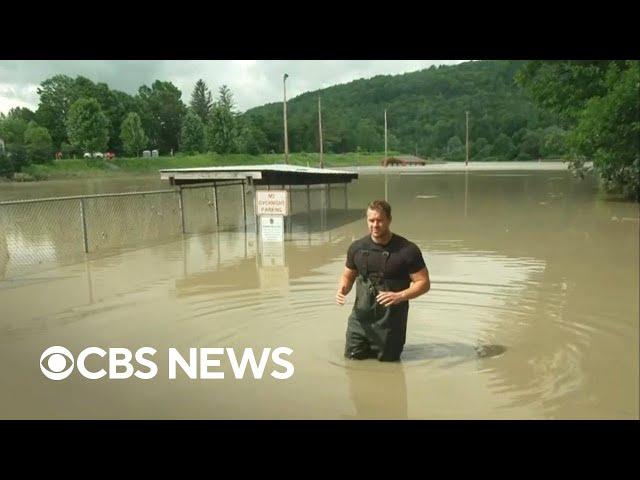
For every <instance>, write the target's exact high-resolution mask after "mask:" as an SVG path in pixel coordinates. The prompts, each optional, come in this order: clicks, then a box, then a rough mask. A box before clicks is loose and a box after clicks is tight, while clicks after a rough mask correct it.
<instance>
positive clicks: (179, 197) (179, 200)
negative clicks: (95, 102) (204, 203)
mask: <svg viewBox="0 0 640 480" xmlns="http://www.w3.org/2000/svg"><path fill="white" fill-rule="evenodd" d="M178 203H179V204H180V223H181V224H182V233H185V228H184V207H183V205H184V203H183V200H182V187H179V195H178Z"/></svg>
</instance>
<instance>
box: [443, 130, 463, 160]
mask: <svg viewBox="0 0 640 480" xmlns="http://www.w3.org/2000/svg"><path fill="white" fill-rule="evenodd" d="M447 158H448V159H449V160H453V161H461V160H464V159H465V148H464V145H463V144H462V140H460V137H458V136H457V135H454V136H453V137H451V138H450V139H449V141H448V142H447Z"/></svg>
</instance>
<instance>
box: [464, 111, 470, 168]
mask: <svg viewBox="0 0 640 480" xmlns="http://www.w3.org/2000/svg"><path fill="white" fill-rule="evenodd" d="M467 165H469V111H468V110H467V157H466V160H465V161H464V166H465V167H466V166H467Z"/></svg>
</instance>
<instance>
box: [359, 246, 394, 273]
mask: <svg viewBox="0 0 640 480" xmlns="http://www.w3.org/2000/svg"><path fill="white" fill-rule="evenodd" d="M362 256H363V257H364V268H363V269H362V270H363V271H362V273H363V275H362V276H363V277H364V278H368V277H369V250H362ZM382 256H383V257H384V260H383V261H382V270H381V271H380V278H381V279H383V278H384V273H385V271H386V268H387V260H389V252H388V251H387V250H383V251H382Z"/></svg>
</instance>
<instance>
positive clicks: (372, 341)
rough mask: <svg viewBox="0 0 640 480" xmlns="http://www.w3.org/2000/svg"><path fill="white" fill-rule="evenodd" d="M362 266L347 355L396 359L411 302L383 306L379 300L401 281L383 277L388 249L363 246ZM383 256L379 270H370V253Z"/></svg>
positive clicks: (394, 289) (401, 344)
mask: <svg viewBox="0 0 640 480" xmlns="http://www.w3.org/2000/svg"><path fill="white" fill-rule="evenodd" d="M361 253H362V257H363V267H362V269H361V271H360V273H359V274H358V276H357V277H356V301H355V304H354V306H353V311H352V312H351V315H349V320H348V322H347V333H346V345H345V352H344V355H345V357H347V358H353V359H357V360H361V359H365V358H377V359H378V360H381V361H396V360H399V359H400V354H401V353H402V349H403V348H404V342H405V338H406V331H407V313H408V309H409V304H408V302H402V303H399V304H398V305H391V306H389V307H384V306H382V305H380V304H379V303H378V302H377V301H376V296H377V295H378V293H379V292H381V291H398V290H401V289H402V288H401V287H400V288H399V283H398V281H393V280H390V279H385V278H384V273H385V268H386V264H387V260H388V259H389V252H387V251H382V252H380V251H377V250H374V251H373V252H369V251H368V250H361ZM372 253H373V254H375V255H380V256H382V257H383V258H382V261H381V262H378V265H381V268H380V270H379V271H374V272H370V271H369V257H370V255H371V254H372Z"/></svg>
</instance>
